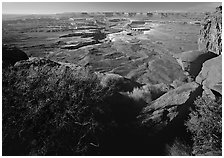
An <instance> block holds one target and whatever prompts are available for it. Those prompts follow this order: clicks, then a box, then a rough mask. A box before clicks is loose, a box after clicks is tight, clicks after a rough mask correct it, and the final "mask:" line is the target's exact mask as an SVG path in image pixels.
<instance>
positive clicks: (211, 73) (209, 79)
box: [196, 55, 222, 97]
mask: <svg viewBox="0 0 224 158" xmlns="http://www.w3.org/2000/svg"><path fill="white" fill-rule="evenodd" d="M196 82H197V83H199V84H202V85H203V89H204V91H205V93H207V94H209V95H210V96H213V97H214V94H213V95H212V93H211V90H212V91H215V92H218V93H219V94H222V55H220V56H218V57H216V58H213V59H210V60H208V61H206V62H205V63H204V64H203V67H202V70H201V72H200V73H199V75H198V76H197V78H196Z"/></svg>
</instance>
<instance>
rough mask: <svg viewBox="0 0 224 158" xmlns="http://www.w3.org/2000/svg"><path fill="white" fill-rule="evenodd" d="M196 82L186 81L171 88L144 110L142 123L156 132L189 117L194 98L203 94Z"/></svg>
mask: <svg viewBox="0 0 224 158" xmlns="http://www.w3.org/2000/svg"><path fill="white" fill-rule="evenodd" d="M198 87H199V85H198V84H197V83H195V82H191V83H186V84H184V85H182V86H180V87H178V88H176V89H173V90H170V91H168V92H167V93H165V94H164V95H162V96H161V97H159V98H158V99H156V100H155V101H153V102H152V103H151V104H150V105H148V106H146V107H145V108H143V110H142V114H141V115H140V116H139V118H140V119H141V120H142V124H145V125H146V126H147V127H151V129H153V130H154V132H157V131H161V130H163V129H164V128H167V127H168V126H170V125H171V124H174V122H175V123H177V124H176V125H177V126H178V123H180V122H182V123H183V120H184V119H185V118H186V117H187V114H188V112H189V108H190V107H191V106H192V104H193V101H194V99H195V98H196V97H197V96H199V95H200V94H201V90H200V88H198Z"/></svg>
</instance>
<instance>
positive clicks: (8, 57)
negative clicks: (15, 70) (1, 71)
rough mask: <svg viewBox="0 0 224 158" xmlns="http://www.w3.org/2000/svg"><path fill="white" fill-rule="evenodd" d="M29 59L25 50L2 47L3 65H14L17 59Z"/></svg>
mask: <svg viewBox="0 0 224 158" xmlns="http://www.w3.org/2000/svg"><path fill="white" fill-rule="evenodd" d="M27 59H29V58H28V56H27V55H26V53H25V52H23V51H21V50H20V49H18V48H16V47H8V46H3V47H2V61H3V67H6V66H8V65H14V64H15V63H16V62H17V61H20V60H27Z"/></svg>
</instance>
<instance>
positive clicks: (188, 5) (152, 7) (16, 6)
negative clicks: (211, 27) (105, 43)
mask: <svg viewBox="0 0 224 158" xmlns="http://www.w3.org/2000/svg"><path fill="white" fill-rule="evenodd" d="M220 4H221V3H220V2H219V3H217V2H3V3H2V13H3V14H55V13H64V12H103V11H120V12H148V11H188V10H190V11H204V10H205V11H206V10H208V11H209V10H211V9H213V8H215V7H216V6H218V5H220Z"/></svg>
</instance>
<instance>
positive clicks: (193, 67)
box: [175, 50, 217, 78]
mask: <svg viewBox="0 0 224 158" xmlns="http://www.w3.org/2000/svg"><path fill="white" fill-rule="evenodd" d="M216 56H217V55H216V54H214V53H211V52H207V51H206V50H191V51H187V52H183V53H181V54H178V55H175V57H176V59H177V62H178V63H179V64H180V66H181V67H182V69H183V70H184V71H186V72H187V74H188V75H190V76H191V77H192V78H195V77H196V76H197V75H198V73H199V72H200V70H201V68H202V64H203V63H204V62H205V61H206V60H209V59H211V58H214V57H216Z"/></svg>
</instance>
